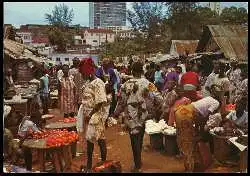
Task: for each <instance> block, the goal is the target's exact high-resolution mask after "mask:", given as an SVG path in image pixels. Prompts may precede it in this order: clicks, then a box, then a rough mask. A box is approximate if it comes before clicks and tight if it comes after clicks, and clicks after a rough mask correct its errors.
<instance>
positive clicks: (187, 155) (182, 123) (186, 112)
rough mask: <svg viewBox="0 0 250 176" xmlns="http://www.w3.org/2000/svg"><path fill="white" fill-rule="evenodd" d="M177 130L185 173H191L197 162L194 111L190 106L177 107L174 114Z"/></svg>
mask: <svg viewBox="0 0 250 176" xmlns="http://www.w3.org/2000/svg"><path fill="white" fill-rule="evenodd" d="M175 116H176V128H177V144H178V147H179V150H180V151H181V152H182V153H183V155H184V166H185V169H186V171H188V172H192V171H193V170H194V164H195V163H197V161H198V157H199V156H198V152H197V151H196V149H197V148H196V142H195V136H196V134H195V127H194V124H195V110H194V107H193V105H192V104H188V105H182V106H179V107H178V109H177V111H176V112H175Z"/></svg>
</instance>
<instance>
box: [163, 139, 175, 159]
mask: <svg viewBox="0 0 250 176" xmlns="http://www.w3.org/2000/svg"><path fill="white" fill-rule="evenodd" d="M164 141H165V145H164V149H165V152H166V154H167V155H169V156H175V155H177V154H178V153H179V149H178V146H177V141H176V135H164Z"/></svg>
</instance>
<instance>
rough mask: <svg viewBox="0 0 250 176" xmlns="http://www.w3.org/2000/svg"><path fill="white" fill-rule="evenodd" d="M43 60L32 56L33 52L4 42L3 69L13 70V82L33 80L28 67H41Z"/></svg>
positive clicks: (22, 46) (27, 48)
mask: <svg viewBox="0 0 250 176" xmlns="http://www.w3.org/2000/svg"><path fill="white" fill-rule="evenodd" d="M43 60H44V59H43V58H42V57H39V56H37V55H36V53H35V54H34V50H32V49H30V47H28V46H25V45H23V44H21V43H18V42H16V41H13V40H9V39H5V40H4V69H7V68H11V69H12V70H13V74H14V75H13V79H14V81H15V82H28V81H30V80H32V79H33V78H34V74H33V69H32V68H31V67H30V65H34V66H37V67H41V66H42V62H43Z"/></svg>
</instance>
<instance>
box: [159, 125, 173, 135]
mask: <svg viewBox="0 0 250 176" xmlns="http://www.w3.org/2000/svg"><path fill="white" fill-rule="evenodd" d="M162 133H163V134H165V135H169V136H174V135H176V128H175V127H172V126H168V125H167V126H166V127H165V128H164V129H163V132H162Z"/></svg>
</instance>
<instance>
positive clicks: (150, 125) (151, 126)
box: [145, 119, 167, 134]
mask: <svg viewBox="0 0 250 176" xmlns="http://www.w3.org/2000/svg"><path fill="white" fill-rule="evenodd" d="M166 126H167V124H166V122H165V121H164V120H163V119H162V120H160V121H159V122H158V123H156V122H155V121H153V120H147V121H146V129H145V131H146V133H148V134H155V133H162V131H163V129H164V128H165V127H166Z"/></svg>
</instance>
